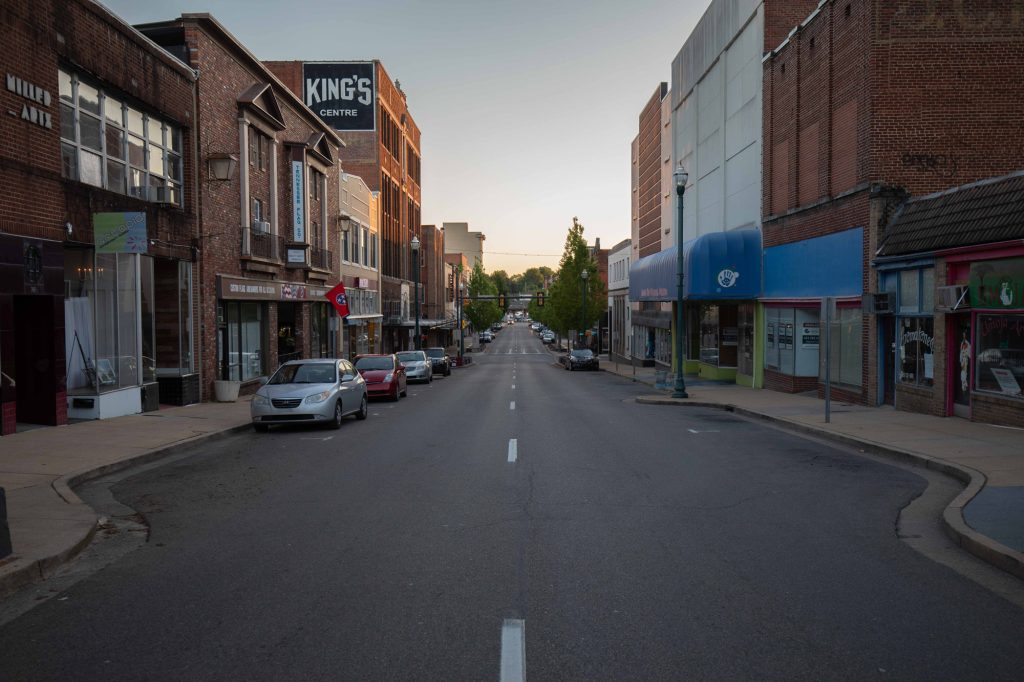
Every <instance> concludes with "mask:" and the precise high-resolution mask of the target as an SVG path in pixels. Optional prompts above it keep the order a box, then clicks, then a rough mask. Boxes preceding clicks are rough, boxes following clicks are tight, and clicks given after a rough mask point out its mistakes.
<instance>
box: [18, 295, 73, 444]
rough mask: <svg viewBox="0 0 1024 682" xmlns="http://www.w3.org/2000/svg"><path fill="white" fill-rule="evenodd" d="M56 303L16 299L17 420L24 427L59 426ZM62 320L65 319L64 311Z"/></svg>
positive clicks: (40, 298)
mask: <svg viewBox="0 0 1024 682" xmlns="http://www.w3.org/2000/svg"><path fill="white" fill-rule="evenodd" d="M57 300H58V299H57V297H55V296H15V297H14V319H15V320H17V322H16V324H15V325H14V381H15V383H16V390H17V399H16V400H17V405H18V407H17V415H18V417H17V418H18V422H19V423H22V424H48V425H50V426H56V424H57V395H56V387H57V361H56V360H57V359H56V353H55V352H54V350H55V349H54V340H55V339H56V336H57V330H56V329H54V326H53V321H54V320H56V319H58V318H57V317H56V315H55V311H54V306H55V304H56V301H57ZM61 303H62V304H63V301H62V302H61ZM59 319H61V320H63V319H64V313H63V311H61V314H60V318H59ZM61 333H63V330H61Z"/></svg>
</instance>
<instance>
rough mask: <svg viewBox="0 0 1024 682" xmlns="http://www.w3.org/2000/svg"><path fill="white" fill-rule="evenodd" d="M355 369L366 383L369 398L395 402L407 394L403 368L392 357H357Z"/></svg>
mask: <svg viewBox="0 0 1024 682" xmlns="http://www.w3.org/2000/svg"><path fill="white" fill-rule="evenodd" d="M354 364H355V368H356V370H358V371H359V373H360V374H361V375H362V376H363V379H364V380H365V381H366V393H367V394H368V395H369V396H370V397H371V398H374V397H385V398H390V399H391V400H392V401H397V400H398V399H399V398H401V397H402V396H404V395H406V393H407V392H408V388H409V384H408V380H407V379H406V376H405V368H404V367H402V363H400V362H399V361H398V358H397V357H395V356H394V355H393V354H392V355H357V356H356V357H355V362H354Z"/></svg>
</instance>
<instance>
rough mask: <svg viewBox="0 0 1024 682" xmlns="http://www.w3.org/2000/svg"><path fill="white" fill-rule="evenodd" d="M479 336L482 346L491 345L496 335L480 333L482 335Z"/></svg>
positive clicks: (485, 332) (486, 332)
mask: <svg viewBox="0 0 1024 682" xmlns="http://www.w3.org/2000/svg"><path fill="white" fill-rule="evenodd" d="M478 336H479V338H480V343H481V344H484V343H490V342H491V341H493V340H494V334H492V333H490V332H488V331H483V332H480V334H479V335H478Z"/></svg>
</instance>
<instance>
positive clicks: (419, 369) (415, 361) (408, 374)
mask: <svg viewBox="0 0 1024 682" xmlns="http://www.w3.org/2000/svg"><path fill="white" fill-rule="evenodd" d="M395 355H397V356H398V361H399V362H400V363H402V367H405V378H406V379H407V380H409V381H422V382H423V383H426V384H429V383H430V382H431V381H433V380H434V369H433V366H432V365H431V364H430V358H428V357H427V354H426V353H425V352H423V351H421V350H404V351H402V352H400V353H395Z"/></svg>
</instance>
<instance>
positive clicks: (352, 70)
mask: <svg viewBox="0 0 1024 682" xmlns="http://www.w3.org/2000/svg"><path fill="white" fill-rule="evenodd" d="M375 74H376V69H375V68H374V64H373V62H309V63H306V64H303V65H302V97H303V101H304V102H305V103H306V106H307V107H309V108H310V109H312V110H313V111H315V112H316V114H317V115H318V116H319V117H320V118H321V119H323V121H324V123H326V124H327V125H329V126H331V127H332V128H334V129H335V130H376V128H377V106H376V102H377V98H376V94H377V83H376V75H375Z"/></svg>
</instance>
